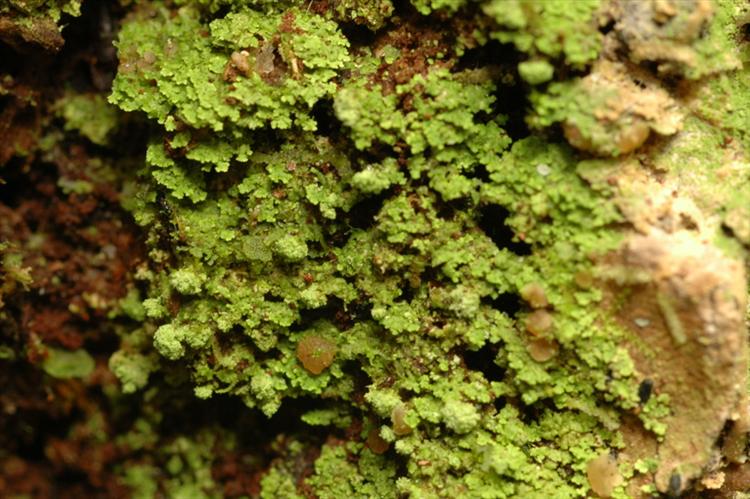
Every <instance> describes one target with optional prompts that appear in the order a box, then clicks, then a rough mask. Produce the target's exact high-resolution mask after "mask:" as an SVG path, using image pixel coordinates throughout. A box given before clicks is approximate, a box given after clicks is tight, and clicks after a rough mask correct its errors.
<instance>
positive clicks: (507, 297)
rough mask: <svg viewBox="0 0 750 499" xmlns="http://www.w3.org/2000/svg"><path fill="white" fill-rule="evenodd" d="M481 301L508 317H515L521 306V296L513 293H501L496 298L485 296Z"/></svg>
mask: <svg viewBox="0 0 750 499" xmlns="http://www.w3.org/2000/svg"><path fill="white" fill-rule="evenodd" d="M482 303H483V304H485V305H488V306H490V307H492V308H494V309H495V310H498V311H500V312H503V313H504V314H506V315H507V316H508V317H515V315H516V314H517V313H518V312H519V311H520V310H521V308H522V307H523V302H522V301H521V297H520V296H518V295H517V294H515V293H501V294H499V295H498V296H497V297H496V298H489V297H485V298H483V299H482Z"/></svg>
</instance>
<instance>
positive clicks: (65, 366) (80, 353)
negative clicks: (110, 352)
mask: <svg viewBox="0 0 750 499" xmlns="http://www.w3.org/2000/svg"><path fill="white" fill-rule="evenodd" d="M94 367H95V362H94V359H93V358H92V357H91V355H90V354H89V353H88V352H87V351H86V350H83V349H80V350H73V351H69V350H63V349H60V348H52V347H48V348H47V358H46V359H44V362H43V363H42V368H43V369H44V371H45V372H46V373H47V374H49V375H50V376H52V377H53V378H60V379H67V378H85V377H86V376H88V375H89V374H91V372H92V371H93V370H94Z"/></svg>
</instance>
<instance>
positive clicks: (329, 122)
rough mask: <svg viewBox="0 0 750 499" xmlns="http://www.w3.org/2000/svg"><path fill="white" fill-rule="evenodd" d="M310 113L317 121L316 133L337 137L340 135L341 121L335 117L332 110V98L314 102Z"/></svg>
mask: <svg viewBox="0 0 750 499" xmlns="http://www.w3.org/2000/svg"><path fill="white" fill-rule="evenodd" d="M310 115H311V116H312V117H313V119H314V120H315V123H317V130H316V131H315V133H316V134H317V135H323V136H325V137H338V136H340V135H341V126H342V125H341V122H340V121H339V120H338V118H336V113H335V112H334V110H333V100H331V99H322V100H319V101H318V102H316V103H315V105H314V106H313V108H312V111H311V112H310Z"/></svg>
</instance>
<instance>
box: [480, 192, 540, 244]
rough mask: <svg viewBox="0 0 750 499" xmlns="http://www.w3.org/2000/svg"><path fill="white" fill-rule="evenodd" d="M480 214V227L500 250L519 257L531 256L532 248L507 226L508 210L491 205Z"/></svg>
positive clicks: (482, 208) (486, 206) (484, 207)
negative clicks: (508, 251)
mask: <svg viewBox="0 0 750 499" xmlns="http://www.w3.org/2000/svg"><path fill="white" fill-rule="evenodd" d="M479 213H480V218H479V227H480V228H481V229H482V230H483V231H484V232H485V234H487V237H489V238H490V239H492V242H493V243H495V245H496V246H497V247H498V248H500V249H507V250H510V251H512V252H513V253H515V254H516V255H519V256H526V255H530V254H531V246H530V245H529V244H526V243H524V242H523V241H520V240H519V239H518V237H517V236H516V235H515V234H514V233H513V230H512V229H511V228H510V227H508V226H507V225H506V224H505V220H506V219H507V218H508V216H509V215H510V212H509V211H508V210H507V209H506V208H504V207H502V206H500V205H496V204H490V205H485V206H483V207H481V208H480V209H479Z"/></svg>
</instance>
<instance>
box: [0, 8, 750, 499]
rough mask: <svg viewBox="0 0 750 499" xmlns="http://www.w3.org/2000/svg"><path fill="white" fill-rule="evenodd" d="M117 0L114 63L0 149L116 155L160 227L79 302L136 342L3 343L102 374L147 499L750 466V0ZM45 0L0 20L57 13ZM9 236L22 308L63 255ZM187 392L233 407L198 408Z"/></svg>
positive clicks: (54, 18)
mask: <svg viewBox="0 0 750 499" xmlns="http://www.w3.org/2000/svg"><path fill="white" fill-rule="evenodd" d="M90 1H92V0H90ZM20 3H21V2H11V4H14V5H15V4H20ZM37 3H39V2H37ZM42 4H43V5H42ZM15 7H16V10H18V6H17V5H16V6H15ZM78 7H79V6H78V5H77V3H65V2H63V3H62V4H60V5H59V6H58V4H57V3H53V4H51V5H47V3H44V2H41V3H40V5H38V6H36V8H37V12H38V14H33V15H38V16H42V15H43V16H47V17H45V19H47V18H49V19H51V21H50V22H53V23H54V22H59V19H60V17H59V16H60V13H68V14H78V13H79V10H78ZM119 8H120V10H119V11H118V12H119V14H118V15H119V16H120V17H118V20H117V22H116V25H117V29H118V31H117V36H116V40H115V42H114V43H115V46H116V48H117V58H118V60H117V70H116V77H115V78H114V81H113V83H112V85H111V89H108V90H107V91H106V92H102V91H99V92H96V91H91V90H90V89H89V90H86V91H81V90H80V85H79V86H78V87H76V85H75V84H71V85H70V86H69V87H67V88H66V89H65V91H64V92H61V93H60V95H59V96H57V98H56V99H54V102H52V103H50V104H49V112H50V113H52V116H53V118H50V119H49V120H47V121H43V122H42V124H37V125H36V126H35V127H34V128H33V129H31V128H30V130H33V133H34V134H39V137H38V139H36V140H37V142H34V141H33V140H30V139H28V136H27V135H23V134H22V135H19V137H21V138H23V139H24V141H23V144H24V145H25V148H24V149H23V150H20V149H14V150H13V151H12V152H6V154H5V156H2V155H0V159H1V158H4V157H8V158H16V159H20V158H26V159H25V161H26V163H27V164H32V165H33V164H35V163H34V162H35V161H37V162H42V161H47V162H52V163H55V164H57V163H59V164H61V165H62V164H67V163H64V162H63V161H62V160H61V159H58V156H56V154H57V153H56V152H55V151H58V150H59V148H60V147H62V146H61V145H59V144H66V141H71V140H74V141H77V142H76V143H78V144H79V146H78V147H80V148H82V149H83V150H86V151H89V152H88V154H89V155H90V156H91V157H92V158H93V157H96V160H92V161H93V164H95V165H96V166H93V167H92V166H90V165H89V166H87V167H86V168H87V170H86V175H84V176H75V175H70V174H69V175H68V177H66V176H61V177H60V179H59V180H58V183H57V185H58V186H59V189H60V191H61V192H63V193H64V194H65V195H67V196H69V199H71V200H79V199H81V200H82V199H86V196H93V195H95V194H99V193H100V189H101V188H100V187H98V186H99V182H103V183H109V184H111V185H113V186H114V188H115V189H116V190H117V195H116V200H117V202H118V203H119V204H120V205H121V206H122V207H123V208H124V210H126V211H127V213H128V215H127V217H131V218H132V220H133V221H134V222H135V224H136V225H137V226H138V231H139V234H140V237H139V239H138V243H137V244H138V248H139V250H138V251H135V250H134V253H135V254H137V255H138V256H134V257H133V258H131V259H129V260H128V261H129V262H131V263H132V268H130V269H129V271H128V273H127V276H126V277H123V278H121V279H119V281H118V282H119V285H120V287H119V291H117V292H116V293H115V292H112V293H110V294H107V295H106V296H105V295H104V294H103V293H100V294H92V293H90V292H88V293H83V295H85V299H83V300H79V302H75V306H77V307H79V308H75V309H71V310H72V311H73V312H74V313H76V314H79V315H80V316H81V317H84V316H85V317H88V315H85V314H87V313H88V312H89V311H91V313H92V314H93V313H94V312H93V311H94V310H96V314H98V315H97V317H100V318H101V324H102V328H106V331H108V334H109V335H110V338H112V341H111V342H110V344H109V345H110V347H109V348H110V349H109V350H108V351H106V352H103V350H102V349H103V348H104V347H102V345H101V344H100V343H97V344H96V345H95V346H94V343H91V342H89V343H86V342H85V341H82V342H79V343H75V342H73V343H69V344H65V343H62V344H61V343H60V342H59V341H58V342H56V341H55V340H54V339H52V338H50V340H49V341H47V340H45V339H43V338H42V339H40V338H39V337H38V336H37V335H34V336H29V337H28V338H27V339H26V340H25V341H24V342H19V341H18V340H17V339H16V340H14V342H13V343H10V342H8V345H7V347H5V346H0V362H4V361H3V360H2V359H3V358H5V357H7V358H8V359H12V360H13V361H14V362H18V359H20V358H23V356H24V355H26V357H27V358H28V361H29V362H31V363H32V364H35V365H38V366H39V369H42V370H43V371H44V372H45V373H46V374H45V375H46V376H47V378H45V379H48V380H51V381H50V382H53V383H79V385H75V386H87V384H88V385H89V386H92V385H93V386H98V387H99V386H100V387H101V388H98V389H100V390H101V391H102V393H101V394H100V395H99V400H100V402H97V404H100V405H96V404H94V405H88V406H86V407H87V410H86V411H84V413H85V414H86V417H85V418H84V420H85V422H83V423H78V424H79V425H81V427H85V428H90V427H95V428H99V430H98V431H99V433H96V431H95V430H94V429H89V430H87V431H90V432H91V434H95V435H99V436H100V437H99V438H100V442H101V441H103V440H105V438H104V437H103V436H102V435H106V436H108V438H109V439H110V440H111V441H112V442H113V445H114V446H115V448H116V449H118V451H117V452H118V453H117V454H115V456H116V457H111V458H108V459H109V460H108V461H107V464H106V466H107V467H108V468H107V469H108V470H110V471H111V476H112V480H115V481H117V483H118V484H119V486H121V487H122V490H123V491H126V492H124V493H125V494H131V495H132V496H133V497H159V496H167V497H191V498H192V497H241V496H242V497H262V498H276V497H284V498H286V497H289V498H295V497H300V498H305V497H306V498H309V497H317V498H321V499H328V498H330V499H334V498H342V497H352V498H354V497H362V498H370V497H382V498H388V497H393V498H396V497H415V498H438V497H467V498H506V497H507V498H511V497H528V498H553V497H559V498H571V497H587V496H592V495H593V496H599V497H615V498H625V497H633V498H638V497H657V496H658V495H659V494H665V495H666V496H668V497H677V496H680V495H683V494H684V495H689V494H703V495H707V496H709V497H713V496H712V495H711V494H725V495H723V496H721V495H718V496H717V497H731V495H729V494H734V493H740V492H742V491H743V488H742V487H744V485H742V484H743V483H745V482H743V479H744V480H745V481H747V479H746V478H744V477H746V476H747V472H745V471H744V470H745V468H746V466H747V465H746V464H745V463H746V460H747V456H748V454H747V452H748V445H747V433H748V431H750V413H748V409H749V408H750V407H749V406H748V403H749V402H748V379H747V372H748V356H747V348H748V345H747V341H748V340H747V317H748V316H747V314H748V300H747V296H748V276H747V268H748V247H750V222H749V220H750V209H749V208H748V206H750V160H749V159H748V156H747V154H748V153H747V148H748V146H750V138H749V137H748V135H747V132H746V130H747V124H748V123H749V122H748V117H749V116H750V115H749V114H748V109H749V108H748V106H750V72H748V69H746V66H747V64H750V48H749V47H748V41H747V39H746V33H747V31H746V26H745V25H746V24H747V22H748V21H750V10H748V7H747V6H746V5H745V4H744V3H743V2H741V1H739V0H716V1H714V2H711V1H709V0H684V1H682V0H638V1H627V0H609V1H608V0H601V1H600V0H580V1H573V0H546V1H525V0H487V1H469V0H429V1H428V0H412V1H411V2H395V1H393V2H391V1H390V0H350V1H336V2H332V1H318V0H313V1H310V2H307V1H305V2H294V1H281V2H278V1H263V0H236V1H230V0H201V1H189V0H180V1H160V0H149V1H140V2H127V1H123V2H121V5H120V7H119ZM66 9H68V10H66ZM58 11H59V12H58ZM14 12H15V11H14ZM21 12H22V14H18V13H13V14H7V16H11V17H9V19H12V22H13V23H14V24H13V26H14V27H13V28H12V29H11V28H4V27H3V26H4V25H3V22H6V21H4V19H6V18H5V17H2V15H6V14H4V11H3V10H0V33H3V32H5V33H10V34H13V33H15V31H12V30H19V29H24V30H34V29H36V28H35V26H36V24H33V23H34V22H36V21H33V22H32V24H30V25H23V24H22V21H23V19H26V18H25V17H22V16H31V15H32V13H31V12H32V11H31V10H28V9H26V10H23V9H21ZM84 14H85V12H84ZM19 16H21V17H19ZM32 19H36V18H32ZM23 22H26V21H23ZM45 22H46V21H45ZM22 25H23V26H26V27H24V28H18V27H17V26H22ZM29 26H30V27H29ZM19 33H22V34H23V33H24V31H19ZM62 33H63V36H64V34H65V31H63V32H62ZM32 45H33V44H32ZM37 45H39V43H37ZM41 45H42V47H37V49H38V50H46V51H48V52H49V51H52V48H50V47H44V46H43V45H44V44H43V43H42V44H41ZM55 50H58V49H55ZM19 81H21V80H19ZM21 90H23V87H22V86H21V85H20V84H19V83H17V81H16V80H14V79H13V78H12V77H11V76H10V75H9V76H8V77H7V78H6V79H4V80H3V79H0V96H7V98H8V99H9V101H11V102H18V103H22V102H26V101H24V97H25V95H28V94H25V93H23V92H22V91H21ZM15 105H16V107H18V108H19V109H22V106H23V105H25V104H15ZM13 119H14V115H12V114H11V115H9V118H8V119H7V120H6V121H7V123H13V121H12V120H13ZM3 126H6V127H8V128H10V126H9V125H5V122H4V121H3V118H2V116H0V130H2V129H3V128H2V127H3ZM136 129H137V130H138V134H134V135H133V136H134V137H137V138H136V139H135V143H136V144H142V145H141V146H140V149H137V148H136V150H125V149H123V148H122V147H121V144H118V140H123V139H122V137H125V140H128V139H127V137H129V136H128V135H127V130H136ZM29 134H32V132H29ZM71 137H74V138H71ZM118 137H120V138H119V139H118ZM19 140H20V139H19ZM139 141H140V142H139ZM19 143H20V142H19ZM56 144H57V145H56ZM56 148H58V149H56ZM2 151H3V149H2V146H0V152H2ZM37 158H38V159H37ZM89 163H92V162H89ZM9 164H10V163H9ZM65 168H66V167H62V166H61V167H60V170H61V171H63V172H65V171H67V170H66V169H65ZM67 168H69V167H67ZM3 175H4V170H3V169H0V177H2V176H3ZM16 177H17V176H16V174H13V176H12V178H16ZM107 199H108V200H109V201H110V202H111V201H112V199H115V195H114V194H113V195H112V197H111V198H107ZM76 202H78V201H76ZM118 216H122V217H123V218H126V217H125V216H124V215H118ZM85 220H86V219H85V218H83V219H82V220H79V221H77V222H76V223H79V224H84V223H85ZM31 230H33V229H31ZM77 230H78V229H77ZM80 230H81V231H82V232H85V231H86V229H84V228H81V229H80ZM123 230H125V229H123ZM128 230H131V229H130V228H128ZM133 230H134V229H133ZM11 232H12V231H11V230H10V229H6V230H4V231H3V233H2V234H3V236H4V237H5V238H7V239H8V241H7V242H5V241H4V242H2V243H0V256H2V259H1V260H0V263H2V267H0V268H1V269H2V273H0V314H4V315H0V324H4V323H7V324H10V323H14V322H13V320H12V318H9V317H10V315H12V313H13V310H14V308H13V307H21V308H22V305H19V303H21V302H22V300H23V299H24V296H26V295H24V293H27V294H28V293H29V291H28V289H29V286H30V285H31V286H32V289H34V290H36V289H37V288H34V287H33V284H31V283H30V281H31V280H33V279H32V276H33V275H34V273H33V272H32V273H31V274H29V270H28V268H29V266H32V267H33V266H34V265H42V263H41V261H40V260H34V261H30V260H28V259H27V260H24V259H23V256H22V255H23V254H24V251H26V252H33V251H36V248H38V246H39V245H40V244H41V242H40V237H38V236H34V235H30V236H28V237H26V236H24V237H23V238H19V240H13V239H12V238H11V237H10V234H11ZM97 234H101V233H99V232H97ZM35 245H36V246H35ZM118 248H119V247H118ZM107 251H110V253H111V252H112V251H114V250H106V249H102V252H103V253H105V254H106V252H107ZM117 251H121V250H120V249H118V250H117ZM139 251H140V252H139ZM34 292H36V291H34ZM83 295H82V296H83ZM112 296H116V299H112ZM6 302H7V303H9V304H11V305H9V306H6V307H7V308H3V306H4V304H5V303H6ZM6 315H7V316H8V317H6ZM22 329H23V327H21V330H22ZM18 334H21V335H22V333H16V336H18ZM14 337H15V336H14ZM92 347H93V348H92ZM105 349H106V348H105ZM24 352H27V353H26V354H24ZM28 352H33V355H32V354H30V353H28ZM4 356H5V357H4ZM107 376H109V378H107ZM228 400H230V401H234V402H237V401H239V402H241V409H238V411H239V412H240V413H241V414H242V416H237V415H234V417H235V418H237V419H235V420H234V421H235V424H234V425H233V424H229V423H227V422H226V421H227V419H226V418H227V415H226V414H220V413H222V412H223V411H222V410H221V409H218V408H219V407H224V404H227V403H228V402H227V401H228ZM103 401H106V402H103ZM94 407H96V408H94ZM128 407H129V409H127V408H128ZM192 407H201V408H211V407H216V408H217V409H216V410H215V412H212V411H211V409H201V410H202V411H206V412H205V413H206V414H208V416H205V417H201V418H200V419H199V420H196V422H195V425H193V426H194V427H192V428H191V427H190V426H191V425H190V418H191V414H190V412H191V409H190V408H192ZM233 407H236V406H233ZM183 409H184V411H183V412H182V413H181V412H180V410H183ZM123 411H124V412H127V413H128V414H129V415H128V417H127V418H125V419H123V418H122V416H118V414H122V412H123ZM201 414H203V413H201ZM242 418H248V419H247V420H246V419H242ZM186 422H187V423H186ZM248 422H249V424H250V425H251V426H254V427H258V428H265V426H268V428H269V430H268V431H248V429H247V425H248ZM76 428H78V427H76ZM76 431H78V433H75V432H74V431H73V430H71V435H80V433H81V431H83V430H80V429H78V430H76ZM86 435H89V434H88V433H87V434H86ZM70 438H73V437H72V436H71V437H70ZM76 438H78V437H76ZM92 445H93V444H92ZM108 456H109V454H108ZM228 456H231V458H230V457H228ZM2 458H4V455H3V453H2V451H0V459H2ZM237 476H239V478H237ZM230 477H231V480H230ZM0 490H2V489H1V488H0ZM118 490H120V489H118Z"/></svg>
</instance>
